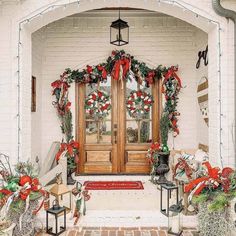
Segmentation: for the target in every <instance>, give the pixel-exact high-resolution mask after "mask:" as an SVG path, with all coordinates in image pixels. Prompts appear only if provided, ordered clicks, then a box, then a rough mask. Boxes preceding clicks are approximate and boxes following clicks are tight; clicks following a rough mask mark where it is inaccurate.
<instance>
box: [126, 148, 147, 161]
mask: <svg viewBox="0 0 236 236" xmlns="http://www.w3.org/2000/svg"><path fill="white" fill-rule="evenodd" d="M146 154H147V152H146V151H126V157H127V160H126V163H127V162H139V163H146V160H147V158H146Z"/></svg>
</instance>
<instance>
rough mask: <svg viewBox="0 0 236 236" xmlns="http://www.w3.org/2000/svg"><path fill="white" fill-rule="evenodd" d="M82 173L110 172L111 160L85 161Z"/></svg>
mask: <svg viewBox="0 0 236 236" xmlns="http://www.w3.org/2000/svg"><path fill="white" fill-rule="evenodd" d="M84 173H86V174H107V173H112V163H111V162H101V161H100V162H86V163H85V164H84Z"/></svg>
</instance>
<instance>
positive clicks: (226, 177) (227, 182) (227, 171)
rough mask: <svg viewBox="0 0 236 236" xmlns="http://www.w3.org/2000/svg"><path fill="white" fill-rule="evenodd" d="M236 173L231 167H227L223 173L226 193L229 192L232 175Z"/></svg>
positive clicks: (223, 184)
mask: <svg viewBox="0 0 236 236" xmlns="http://www.w3.org/2000/svg"><path fill="white" fill-rule="evenodd" d="M232 173H234V170H233V169H232V168H230V167H225V168H224V169H223V170H222V173H221V184H222V187H223V190H224V192H225V193H227V192H229V187H230V178H229V177H230V175H231V174H232Z"/></svg>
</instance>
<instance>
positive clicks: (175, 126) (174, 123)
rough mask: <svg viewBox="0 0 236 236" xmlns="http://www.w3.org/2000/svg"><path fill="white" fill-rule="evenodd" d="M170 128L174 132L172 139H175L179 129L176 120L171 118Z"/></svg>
mask: <svg viewBox="0 0 236 236" xmlns="http://www.w3.org/2000/svg"><path fill="white" fill-rule="evenodd" d="M171 126H172V129H173V131H174V133H175V134H174V137H176V136H177V135H178V134H179V128H178V126H177V119H174V118H172V119H171Z"/></svg>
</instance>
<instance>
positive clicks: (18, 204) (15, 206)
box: [10, 199, 25, 213]
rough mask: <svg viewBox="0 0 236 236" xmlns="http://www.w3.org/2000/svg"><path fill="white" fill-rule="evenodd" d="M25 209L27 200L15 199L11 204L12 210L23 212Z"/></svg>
mask: <svg viewBox="0 0 236 236" xmlns="http://www.w3.org/2000/svg"><path fill="white" fill-rule="evenodd" d="M24 209H25V201H23V200H21V199H19V200H18V201H13V202H12V203H11V205H10V210H11V211H12V212H15V213H21V212H22V211H23V210H24Z"/></svg>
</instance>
